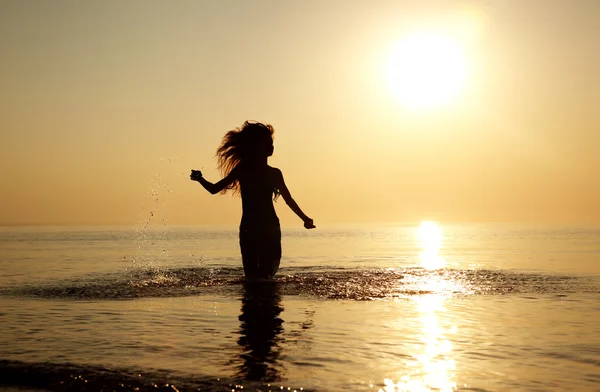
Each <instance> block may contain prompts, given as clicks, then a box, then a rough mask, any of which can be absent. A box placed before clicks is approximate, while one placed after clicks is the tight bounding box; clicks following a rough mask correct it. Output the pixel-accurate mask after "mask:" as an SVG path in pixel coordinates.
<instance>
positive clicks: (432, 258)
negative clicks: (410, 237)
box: [417, 221, 446, 270]
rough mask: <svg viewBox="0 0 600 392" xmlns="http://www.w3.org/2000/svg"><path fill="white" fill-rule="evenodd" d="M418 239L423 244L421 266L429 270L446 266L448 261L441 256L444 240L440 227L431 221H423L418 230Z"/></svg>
mask: <svg viewBox="0 0 600 392" xmlns="http://www.w3.org/2000/svg"><path fill="white" fill-rule="evenodd" d="M417 238H418V239H419V241H420V242H421V247H422V248H423V251H422V252H421V265H422V266H423V268H426V269H428V270H433V269H439V268H443V267H445V266H446V261H445V260H444V258H443V257H441V256H440V255H439V252H440V248H441V247H442V240H443V238H444V236H443V234H442V229H441V228H440V226H439V225H438V224H437V223H435V222H431V221H423V222H421V225H420V226H419V228H418V229H417Z"/></svg>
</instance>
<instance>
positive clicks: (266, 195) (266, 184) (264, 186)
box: [238, 165, 279, 226]
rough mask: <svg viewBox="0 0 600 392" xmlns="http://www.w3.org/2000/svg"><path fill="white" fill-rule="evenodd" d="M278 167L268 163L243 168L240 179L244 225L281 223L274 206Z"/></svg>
mask: <svg viewBox="0 0 600 392" xmlns="http://www.w3.org/2000/svg"><path fill="white" fill-rule="evenodd" d="M277 172H278V171H277V169H275V168H272V167H270V166H268V165H264V166H259V167H256V166H255V167H252V166H250V167H245V168H241V169H240V172H239V175H238V181H239V182H240V190H241V194H242V223H241V224H242V225H243V226H246V225H251V226H256V225H273V224H275V225H279V218H277V214H276V213H275V208H274V206H273V195H274V193H275V192H276V189H277Z"/></svg>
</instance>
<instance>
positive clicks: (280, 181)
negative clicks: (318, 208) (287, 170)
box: [275, 169, 316, 229]
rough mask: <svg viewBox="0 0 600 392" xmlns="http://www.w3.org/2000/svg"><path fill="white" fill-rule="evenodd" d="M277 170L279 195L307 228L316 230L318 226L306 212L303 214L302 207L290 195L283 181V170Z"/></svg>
mask: <svg viewBox="0 0 600 392" xmlns="http://www.w3.org/2000/svg"><path fill="white" fill-rule="evenodd" d="M275 170H277V188H278V189H279V193H280V194H281V196H282V197H283V200H285V203H286V204H287V205H288V206H289V207H290V208H291V209H292V211H294V213H295V214H296V215H298V217H299V218H300V219H302V221H303V222H304V227H305V228H307V229H314V228H315V227H316V226H315V224H314V222H313V220H312V219H311V218H309V217H308V216H307V215H306V214H305V213H304V212H302V210H301V209H300V206H298V203H296V201H295V200H294V199H293V198H292V195H291V194H290V191H289V189H288V188H287V186H286V185H285V181H284V180H283V174H282V173H281V170H279V169H275Z"/></svg>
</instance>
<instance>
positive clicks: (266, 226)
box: [190, 121, 315, 279]
mask: <svg viewBox="0 0 600 392" xmlns="http://www.w3.org/2000/svg"><path fill="white" fill-rule="evenodd" d="M273 132H274V130H273V127H272V126H271V125H269V124H262V123H259V122H249V121H246V122H245V123H244V124H243V125H242V127H241V128H236V129H234V130H231V131H229V132H227V133H226V134H225V136H224V137H223V141H222V142H221V145H220V146H219V148H218V149H217V154H216V155H217V160H218V167H219V170H220V171H221V173H222V174H223V177H224V178H223V179H222V180H220V181H219V182H217V183H216V184H213V183H211V182H210V181H207V180H206V179H205V178H204V177H202V173H201V172H200V171H199V170H192V174H191V175H190V178H191V179H192V180H194V181H198V182H199V183H200V184H202V186H203V187H204V188H205V189H206V190H207V191H208V192H210V193H212V194H213V195H214V194H216V193H219V192H222V193H225V192H226V191H227V190H228V189H231V190H233V192H234V193H236V192H238V191H239V192H240V193H241V195H242V221H241V223H240V248H241V252H242V263H243V264H244V272H245V274H246V277H247V278H250V279H270V278H272V277H273V275H275V273H276V272H277V269H278V268H279V261H280V260H281V230H280V227H279V218H278V217H277V214H276V213H275V208H274V207H273V200H275V199H277V197H278V196H279V195H281V196H283V200H285V202H286V203H287V205H288V206H289V207H290V208H291V209H292V211H294V212H295V213H296V215H298V216H299V217H300V219H302V220H303V221H304V227H305V228H307V229H312V228H314V227H315V225H314V224H313V220H312V219H311V218H309V217H308V216H306V215H305V214H304V213H303V212H302V210H301V209H300V207H299V206H298V204H296V202H295V201H294V199H293V198H292V195H291V194H290V191H289V190H288V188H287V186H286V185H285V182H284V180H283V175H282V173H281V170H279V169H276V168H274V167H271V166H269V165H268V164H267V160H268V158H269V157H270V156H271V155H273Z"/></svg>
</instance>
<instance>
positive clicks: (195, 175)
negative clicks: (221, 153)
mask: <svg viewBox="0 0 600 392" xmlns="http://www.w3.org/2000/svg"><path fill="white" fill-rule="evenodd" d="M236 176H237V170H235V168H234V169H233V170H232V171H231V172H230V173H229V174H228V175H227V176H226V177H225V178H223V179H222V180H220V181H219V182H217V183H216V184H213V183H212V182H210V181H208V180H207V179H206V178H204V177H202V172H201V171H200V170H192V174H190V179H191V180H192V181H198V182H199V183H200V184H201V185H202V186H203V187H204V189H206V190H207V191H208V192H210V193H211V194H213V195H214V194H217V193H219V192H221V191H222V190H223V189H225V188H226V187H227V186H228V185H229V184H231V183H232V182H233V181H235V180H236V178H237V177H236Z"/></svg>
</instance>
